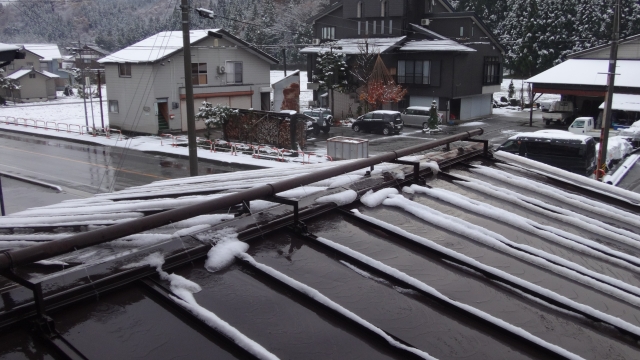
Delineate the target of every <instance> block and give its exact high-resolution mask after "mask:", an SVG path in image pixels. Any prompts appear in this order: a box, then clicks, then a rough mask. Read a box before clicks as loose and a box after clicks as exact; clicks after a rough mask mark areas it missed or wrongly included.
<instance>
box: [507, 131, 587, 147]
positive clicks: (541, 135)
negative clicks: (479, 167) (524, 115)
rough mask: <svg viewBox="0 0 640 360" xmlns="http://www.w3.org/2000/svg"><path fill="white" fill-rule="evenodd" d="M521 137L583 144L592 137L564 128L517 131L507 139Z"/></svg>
mask: <svg viewBox="0 0 640 360" xmlns="http://www.w3.org/2000/svg"><path fill="white" fill-rule="evenodd" d="M523 138H530V139H546V140H575V141H580V142H582V143H583V144H585V143H586V142H587V141H588V140H589V139H593V137H591V136H588V135H580V134H574V133H570V132H568V131H564V130H539V131H534V132H526V133H519V134H516V135H513V136H511V137H510V138H509V140H518V139H523Z"/></svg>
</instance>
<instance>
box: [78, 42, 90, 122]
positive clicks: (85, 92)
mask: <svg viewBox="0 0 640 360" xmlns="http://www.w3.org/2000/svg"><path fill="white" fill-rule="evenodd" d="M78 52H79V53H80V71H81V72H82V80H85V78H84V62H83V61H82V45H80V41H78ZM82 100H83V102H84V124H85V125H87V127H89V115H87V87H86V81H83V83H82Z"/></svg>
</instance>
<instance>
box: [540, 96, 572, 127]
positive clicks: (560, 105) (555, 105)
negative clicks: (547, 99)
mask: <svg viewBox="0 0 640 360" xmlns="http://www.w3.org/2000/svg"><path fill="white" fill-rule="evenodd" d="M574 115H575V109H574V107H573V103H572V102H571V101H554V102H552V103H551V105H550V106H549V111H545V112H543V113H542V121H544V122H545V124H547V125H551V123H552V122H555V123H561V124H564V125H569V124H570V123H571V120H573V117H574Z"/></svg>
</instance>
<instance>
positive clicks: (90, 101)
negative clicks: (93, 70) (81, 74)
mask: <svg viewBox="0 0 640 360" xmlns="http://www.w3.org/2000/svg"><path fill="white" fill-rule="evenodd" d="M86 80H87V81H86V82H88V83H89V103H90V104H91V124H92V125H93V136H96V119H95V118H94V116H93V91H92V90H91V76H87V78H86Z"/></svg>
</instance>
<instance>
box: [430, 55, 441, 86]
mask: <svg viewBox="0 0 640 360" xmlns="http://www.w3.org/2000/svg"><path fill="white" fill-rule="evenodd" d="M440 62H441V61H440V60H431V86H440Z"/></svg>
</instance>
